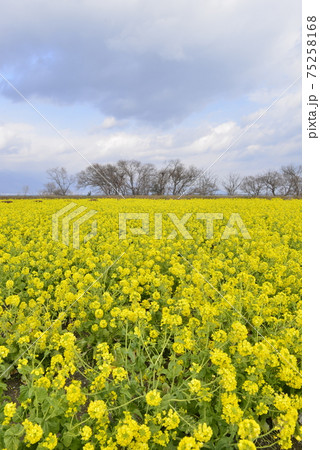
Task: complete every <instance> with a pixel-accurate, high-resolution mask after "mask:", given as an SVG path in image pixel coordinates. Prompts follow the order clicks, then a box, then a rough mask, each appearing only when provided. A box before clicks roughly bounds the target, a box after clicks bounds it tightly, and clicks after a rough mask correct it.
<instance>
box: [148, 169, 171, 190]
mask: <svg viewBox="0 0 320 450" xmlns="http://www.w3.org/2000/svg"><path fill="white" fill-rule="evenodd" d="M169 184H170V173H169V170H168V167H162V168H161V169H158V170H155V172H154V176H153V179H152V186H151V193H152V194H155V195H168V194H169V193H170V186H169Z"/></svg>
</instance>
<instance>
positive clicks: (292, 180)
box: [281, 165, 302, 197]
mask: <svg viewBox="0 0 320 450" xmlns="http://www.w3.org/2000/svg"><path fill="white" fill-rule="evenodd" d="M281 172H282V186H281V190H282V194H283V195H286V196H287V195H294V196H297V197H300V196H301V195H302V167H301V165H300V166H297V167H295V166H293V165H289V166H283V167H282V168H281Z"/></svg>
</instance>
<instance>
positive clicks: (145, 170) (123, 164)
mask: <svg viewBox="0 0 320 450" xmlns="http://www.w3.org/2000/svg"><path fill="white" fill-rule="evenodd" d="M117 168H118V170H119V171H120V172H121V173H122V174H123V180H124V183H125V188H126V193H127V194H129V195H148V194H150V191H151V189H152V182H153V177H154V174H155V169H154V166H153V165H152V164H142V163H141V162H140V161H136V160H130V161H125V160H121V161H118V163H117Z"/></svg>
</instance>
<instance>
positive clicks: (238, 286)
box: [0, 198, 302, 450]
mask: <svg viewBox="0 0 320 450" xmlns="http://www.w3.org/2000/svg"><path fill="white" fill-rule="evenodd" d="M93 200H94V201H93ZM72 201H73V202H74V203H77V206H83V207H85V210H86V211H88V210H92V209H93V210H95V211H96V214H95V216H94V219H95V220H96V221H97V224H98V228H97V233H96V235H95V236H93V233H91V231H92V228H91V225H92V223H91V219H89V220H88V221H86V222H84V223H83V224H82V225H81V229H80V236H79V238H80V248H74V247H73V246H72V236H71V234H72V232H73V227H72V225H71V227H70V233H69V234H70V236H69V238H70V239H69V241H70V245H69V246H67V245H65V243H64V242H65V238H66V235H64V236H62V235H63V233H65V231H66V230H64V228H65V227H63V226H61V220H62V217H60V218H59V226H58V234H55V236H54V238H53V236H52V229H53V228H54V227H53V228H52V217H53V215H54V214H56V213H57V212H59V211H60V210H61V209H62V208H64V207H66V206H68V205H69V204H70V203H71V201H70V200H69V199H52V200H49V199H41V200H40V199H28V200H25V199H24V200H17V199H15V200H13V201H12V202H11V203H6V202H1V201H0V327H1V336H0V371H1V373H2V374H4V376H3V378H2V380H1V389H3V392H5V395H3V401H2V403H1V406H0V448H16V449H17V450H20V449H21V450H22V449H23V448H25V447H26V446H32V445H35V444H36V445H37V446H38V447H37V448H39V449H54V448H56V447H59V448H61V449H63V448H84V449H85V450H95V449H97V450H99V449H102V450H120V449H121V448H129V449H135V450H147V449H149V448H150V449H152V448H155V449H159V448H178V449H179V450H187V449H188V450H189V449H200V448H204V447H205V448H215V446H217V445H218V444H219V441H220V440H221V439H223V440H224V441H223V442H225V447H226V448H228V447H230V448H232V447H234V448H235V447H236V446H238V448H239V449H240V450H254V449H255V448H256V447H257V448H258V447H259V446H263V443H262V444H261V445H260V442H259V436H266V435H267V436H269V435H270V436H271V435H272V436H274V437H275V442H274V444H275V443H277V445H279V446H280V448H281V449H289V448H291V447H292V439H293V437H294V438H295V439H297V440H301V427H300V425H299V414H300V411H301V375H300V370H301V318H302V315H301V309H302V304H301V202H300V200H281V199H273V200H268V199H184V200H179V201H178V200H173V199H168V200H167V199H166V200H151V199H126V200H118V199H101V198H98V199H93V198H88V199H77V200H72ZM126 213H135V214H136V213H144V214H145V213H150V216H149V225H148V226H149V230H150V233H149V234H148V233H145V232H144V231H146V230H144V231H143V232H138V233H137V229H139V227H140V231H141V223H142V221H141V220H139V219H137V220H135V219H128V220H127V234H126V236H125V237H124V236H123V234H122V235H121V236H119V215H120V214H126ZM173 213H174V214H175V215H176V217H177V221H176V222H175V224H174V222H173V221H172V219H171V217H172V214H173ZM215 213H219V214H220V215H221V219H219V220H217V219H215V220H213V222H212V223H211V225H210V223H209V222H210V221H209V222H208V221H206V220H203V219H202V220H199V219H197V215H198V214H200V216H201V217H202V218H203V217H209V216H205V215H206V214H207V215H208V214H209V215H210V214H215ZM235 213H236V214H239V215H240V216H241V219H242V222H243V223H244V224H245V227H246V228H247V230H248V232H249V234H250V236H249V237H250V238H248V235H246V236H244V235H242V234H241V232H240V228H239V226H238V225H237V224H235V226H234V227H233V229H232V231H233V232H232V233H231V234H230V235H229V237H228V238H225V237H226V225H227V223H228V221H229V218H230V216H231V215H232V214H235ZM66 214H67V213H66ZM168 214H171V216H170V215H168ZM186 214H188V216H186ZM159 217H161V220H162V221H161V233H159V229H158V231H157V233H158V235H157V234H156V236H155V233H154V230H155V227H158V228H159ZM187 217H188V220H185V219H186V218H187ZM219 217H220V216H219ZM183 218H184V219H183ZM179 221H180V223H181V224H182V223H183V224H184V227H185V228H186V229H187V230H188V232H189V233H190V236H191V237H192V239H185V236H183V234H181V233H180V231H179V229H178V228H179V227H178V228H177V226H176V225H177V223H179ZM71 224H72V222H71ZM211 226H212V227H213V230H212V231H213V233H212V235H211V236H210V237H208V236H207V231H208V227H209V228H210V227H211ZM229 228H230V227H229ZM180 230H181V227H180ZM229 231H230V230H229ZM90 233H91V234H90ZM160 234H161V235H162V237H160ZM62 237H64V241H63V239H62ZM88 237H90V239H89V238H88ZM172 237H173V238H172ZM6 383H7V384H8V386H5V384H6ZM10 385H13V386H15V385H17V389H16V390H14V394H12V400H10V399H9V398H8V395H11V394H10V392H11V390H10ZM8 393H9V394H8ZM270 424H272V426H271V425H270ZM263 439H264V438H261V442H262V441H263Z"/></svg>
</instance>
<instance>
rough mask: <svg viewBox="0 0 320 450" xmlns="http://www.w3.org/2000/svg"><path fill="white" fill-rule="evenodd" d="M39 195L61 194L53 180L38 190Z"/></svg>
mask: <svg viewBox="0 0 320 450" xmlns="http://www.w3.org/2000/svg"><path fill="white" fill-rule="evenodd" d="M40 194H41V195H61V193H60V190H59V188H57V185H56V184H55V183H53V182H49V183H46V184H45V185H44V189H43V190H42V191H40Z"/></svg>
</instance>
